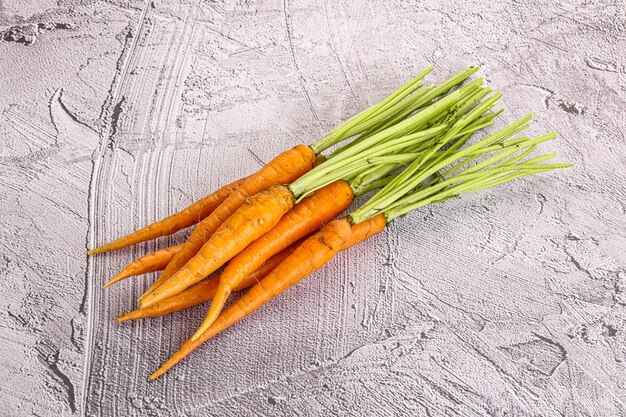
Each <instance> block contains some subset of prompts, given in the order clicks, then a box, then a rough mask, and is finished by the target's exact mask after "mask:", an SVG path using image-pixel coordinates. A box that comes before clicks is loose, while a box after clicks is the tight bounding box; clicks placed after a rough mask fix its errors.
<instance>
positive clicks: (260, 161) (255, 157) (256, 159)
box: [246, 148, 266, 167]
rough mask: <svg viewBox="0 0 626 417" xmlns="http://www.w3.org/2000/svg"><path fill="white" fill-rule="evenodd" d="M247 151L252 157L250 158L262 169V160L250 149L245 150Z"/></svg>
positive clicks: (263, 163)
mask: <svg viewBox="0 0 626 417" xmlns="http://www.w3.org/2000/svg"><path fill="white" fill-rule="evenodd" d="M246 149H247V150H248V152H250V154H251V155H252V158H253V159H254V160H255V161H256V162H257V163H258V164H259V165H260V166H261V167H264V166H265V165H266V164H265V162H263V160H262V159H261V158H260V157H259V156H258V155H257V154H255V153H254V152H252V149H250V148H246Z"/></svg>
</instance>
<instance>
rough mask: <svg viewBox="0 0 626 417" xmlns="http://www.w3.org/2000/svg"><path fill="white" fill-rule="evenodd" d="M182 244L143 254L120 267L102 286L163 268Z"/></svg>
mask: <svg viewBox="0 0 626 417" xmlns="http://www.w3.org/2000/svg"><path fill="white" fill-rule="evenodd" d="M182 246H183V245H182V244H181V245H176V246H171V247H169V248H165V249H161V250H158V251H156V252H152V253H149V254H147V255H144V256H142V257H141V258H139V259H136V260H135V261H133V262H131V263H130V264H128V266H126V268H124V269H122V271H120V273H119V274H117V275H116V276H114V277H113V278H111V279H110V280H109V282H107V283H106V284H104V285H103V286H102V288H106V287H108V286H110V285H113V284H115V283H116V282H119V281H121V280H123V279H126V278H129V277H132V276H135V275H141V274H147V273H149V272H155V271H162V270H164V269H165V267H166V266H167V264H168V263H169V262H170V261H171V260H172V258H173V257H174V255H176V254H177V253H178V252H179V251H180V249H181V248H182Z"/></svg>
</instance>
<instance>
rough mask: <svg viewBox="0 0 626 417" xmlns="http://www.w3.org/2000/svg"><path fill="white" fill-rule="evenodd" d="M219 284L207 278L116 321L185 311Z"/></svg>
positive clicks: (265, 268)
mask: <svg viewBox="0 0 626 417" xmlns="http://www.w3.org/2000/svg"><path fill="white" fill-rule="evenodd" d="M301 243H302V241H298V242H296V243H294V244H292V245H291V246H289V247H288V248H287V249H284V250H283V251H281V252H279V253H277V254H276V255H274V256H272V257H271V258H269V259H268V260H267V261H265V263H264V264H263V265H261V266H260V267H259V268H257V269H256V270H255V271H253V272H252V273H251V274H250V275H248V276H247V277H245V278H244V280H243V281H241V282H240V283H239V284H238V285H237V286H236V287H235V291H240V290H243V289H245V288H249V287H251V286H253V285H254V284H256V283H257V282H259V281H260V280H261V279H262V278H263V277H264V276H266V275H267V274H269V273H270V272H272V270H273V269H274V268H276V267H277V266H278V265H279V264H280V263H281V262H282V261H283V260H284V259H285V258H286V257H287V256H289V255H291V254H292V253H293V251H294V250H296V248H297V247H298V246H300V244H301ZM218 283H219V277H218V276H215V277H209V278H206V279H205V280H203V281H201V282H199V283H197V284H195V285H193V286H191V287H189V288H187V289H186V290H185V291H183V292H180V293H178V294H176V295H174V296H172V297H169V298H166V299H165V300H162V301H159V302H158V303H156V304H153V305H151V306H150V307H146V308H140V309H137V310H133V311H129V312H128V313H125V314H122V315H121V316H119V317H118V318H117V319H116V321H118V322H124V321H128V320H137V319H141V318H146V317H157V316H162V315H165V314H168V313H171V312H174V311H179V310H184V309H186V308H189V307H193V306H195V305H198V304H201V303H204V302H206V301H209V300H210V299H211V298H213V295H214V294H215V290H216V289H217V285H218Z"/></svg>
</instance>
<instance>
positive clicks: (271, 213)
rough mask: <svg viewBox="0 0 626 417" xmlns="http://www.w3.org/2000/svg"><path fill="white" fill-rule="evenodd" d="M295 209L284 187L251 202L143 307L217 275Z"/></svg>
mask: <svg viewBox="0 0 626 417" xmlns="http://www.w3.org/2000/svg"><path fill="white" fill-rule="evenodd" d="M293 205H294V197H293V195H292V194H291V191H290V190H289V188H287V187H285V186H283V185H273V186H271V187H270V188H268V189H267V190H265V191H263V192H260V193H258V194H256V195H255V196H253V197H251V198H249V199H248V200H247V201H246V202H245V204H243V205H242V206H241V207H239V209H238V210H237V211H236V212H234V213H233V214H232V216H230V217H229V218H228V219H226V221H225V222H224V223H223V224H222V225H221V226H220V227H219V228H218V229H217V231H216V232H215V233H214V234H213V236H211V238H210V239H208V241H207V242H206V243H205V244H204V245H203V246H202V248H201V249H200V250H199V251H198V253H197V254H196V255H195V256H194V257H193V258H191V259H190V260H189V261H188V262H187V263H186V264H185V266H183V267H182V268H181V269H179V270H178V271H177V272H176V273H175V274H174V275H172V276H171V277H170V278H169V279H168V280H167V281H165V282H164V283H163V284H161V285H160V286H159V287H157V288H156V289H155V290H154V291H153V292H151V293H150V294H148V295H147V296H146V297H145V298H143V299H142V300H141V303H140V305H141V307H142V308H143V307H148V306H150V305H151V304H154V303H156V302H158V301H160V300H163V299H165V298H168V297H171V296H172V295H175V294H178V293H179V292H181V291H183V290H185V288H187V287H189V286H191V285H193V284H195V283H196V282H198V281H201V280H202V279H204V278H205V277H207V276H208V275H209V274H211V273H213V272H214V271H215V270H217V269H218V268H219V267H220V266H222V265H223V264H224V263H226V262H228V261H229V260H230V259H231V258H232V257H233V256H235V255H237V254H238V253H239V252H241V251H242V250H243V249H244V248H245V247H246V246H248V245H249V244H250V243H251V242H254V241H255V240H256V239H258V238H259V237H261V236H263V235H264V234H265V233H267V232H268V231H269V230H271V229H272V228H273V227H274V226H275V225H276V223H278V221H279V220H280V219H281V218H282V217H283V216H284V215H285V214H286V213H287V212H288V211H289V210H291V208H292V207H293ZM182 250H184V247H183V249H182ZM182 250H181V252H179V255H180V253H182ZM174 259H176V258H175V257H174ZM174 259H172V261H171V262H170V265H171V264H172V262H174ZM168 267H169V265H168Z"/></svg>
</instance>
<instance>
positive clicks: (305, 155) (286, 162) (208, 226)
mask: <svg viewBox="0 0 626 417" xmlns="http://www.w3.org/2000/svg"><path fill="white" fill-rule="evenodd" d="M315 163H316V156H315V154H314V153H313V151H312V150H311V148H310V147H308V146H304V145H298V146H296V147H294V148H292V149H290V150H288V151H285V152H283V153H281V154H280V155H278V156H277V157H276V158H274V159H272V160H271V161H270V162H269V163H268V164H267V165H265V166H264V167H263V168H261V169H260V170H259V171H257V172H256V173H255V174H252V175H251V176H249V177H248V178H247V179H246V181H245V182H244V183H243V184H241V186H240V187H239V188H238V189H237V190H236V191H235V192H233V193H232V194H231V195H230V196H229V197H228V198H227V199H226V200H225V201H224V202H223V203H222V204H221V205H220V206H219V207H217V208H216V209H215V210H214V211H213V212H212V213H211V214H210V215H209V216H208V217H206V218H205V219H204V220H202V221H201V222H200V223H199V224H198V225H197V226H196V228H195V229H194V231H193V232H192V233H191V235H190V236H189V239H188V240H187V241H186V242H185V243H184V244H183V245H184V246H183V248H182V250H181V251H180V252H179V253H178V254H177V255H176V256H174V258H173V259H172V261H171V262H170V263H169V265H168V266H167V268H165V271H163V274H162V275H161V276H160V277H159V279H157V281H156V282H155V283H154V284H153V285H152V286H151V287H150V288H148V290H147V291H146V292H145V294H144V295H143V296H142V297H141V298H140V300H143V299H145V298H147V296H148V294H150V293H152V292H153V291H154V290H155V289H156V288H158V287H159V286H160V285H161V284H163V283H164V282H165V281H167V280H168V279H169V278H170V277H171V276H172V275H174V274H175V273H176V272H177V271H178V270H179V269H180V268H182V267H183V266H184V265H185V264H186V263H187V261H189V260H190V259H191V258H193V257H194V255H196V253H197V252H198V250H200V248H201V247H202V245H204V244H205V243H206V242H207V241H208V240H209V238H210V237H211V236H212V235H213V233H214V232H215V231H216V230H218V229H219V227H220V226H221V225H222V223H224V221H226V219H228V218H229V217H230V216H231V215H232V214H233V213H235V212H236V211H237V209H238V208H239V207H241V206H242V205H243V204H244V203H245V202H246V200H247V199H248V198H250V197H252V196H253V195H255V194H257V193H260V192H261V191H264V190H266V189H267V188H269V187H271V186H273V185H278V184H289V183H291V182H293V181H294V180H295V179H297V178H299V177H300V176H302V175H303V174H305V173H306V172H308V171H310V170H311V168H313V165H314V164H315ZM202 278H204V277H202ZM170 295H173V294H170Z"/></svg>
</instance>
